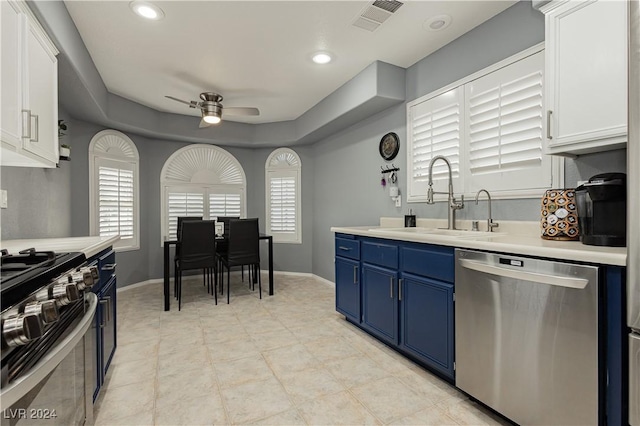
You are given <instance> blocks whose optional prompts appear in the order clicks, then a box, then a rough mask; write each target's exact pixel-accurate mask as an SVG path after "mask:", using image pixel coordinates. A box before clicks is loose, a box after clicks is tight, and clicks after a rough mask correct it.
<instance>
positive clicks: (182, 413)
mask: <svg viewBox="0 0 640 426" xmlns="http://www.w3.org/2000/svg"><path fill="white" fill-rule="evenodd" d="M228 423H229V422H228V420H227V415H226V414H225V411H224V407H223V405H222V399H221V397H220V395H219V394H212V395H204V396H201V397H195V398H189V399H187V400H184V399H181V400H178V401H174V402H164V403H162V404H157V405H156V425H221V424H228Z"/></svg>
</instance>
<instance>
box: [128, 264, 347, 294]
mask: <svg viewBox="0 0 640 426" xmlns="http://www.w3.org/2000/svg"><path fill="white" fill-rule="evenodd" d="M260 271H261V272H262V273H264V274H268V273H269V270H266V269H261V270H260ZM240 273H241V271H232V272H231V274H233V275H235V274H240ZM273 275H285V276H286V275H289V276H296V277H312V278H315V279H316V280H318V281H320V282H321V283H322V284H326V285H330V286H331V287H335V283H334V282H333V281H330V280H328V279H326V278H322V277H321V276H319V275H315V274H312V273H309V272H290V271H273ZM194 277H197V276H195V275H194ZM163 283H164V279H163V278H154V279H151V280H146V281H140V282H138V283H135V284H130V285H128V286H125V287H119V288H118V289H117V292H118V293H120V292H123V291H127V290H133V289H136V288H139V287H143V286H146V285H150V284H163ZM171 283H173V278H169V284H171Z"/></svg>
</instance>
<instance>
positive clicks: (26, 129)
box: [22, 109, 31, 140]
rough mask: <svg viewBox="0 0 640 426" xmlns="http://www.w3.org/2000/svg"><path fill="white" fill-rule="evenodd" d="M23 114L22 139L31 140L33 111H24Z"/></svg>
mask: <svg viewBox="0 0 640 426" xmlns="http://www.w3.org/2000/svg"><path fill="white" fill-rule="evenodd" d="M22 114H23V116H22V137H23V138H24V139H29V140H31V110H30V109H23V110H22ZM24 114H26V117H25V116H24Z"/></svg>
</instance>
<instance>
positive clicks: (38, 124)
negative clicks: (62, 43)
mask: <svg viewBox="0 0 640 426" xmlns="http://www.w3.org/2000/svg"><path fill="white" fill-rule="evenodd" d="M27 57H28V64H29V72H28V74H29V79H28V105H25V108H26V109H28V110H29V111H30V117H29V133H28V135H29V137H28V138H27V137H26V138H24V145H23V147H24V149H25V151H29V152H31V153H33V154H36V155H38V156H39V157H42V158H44V159H46V160H49V161H51V162H53V163H56V162H57V161H58V132H57V129H58V123H57V119H58V92H57V91H58V63H57V59H56V57H55V55H54V54H53V52H51V50H50V49H49V47H48V40H46V39H45V38H44V36H43V35H42V34H41V32H40V31H39V30H38V28H37V27H36V26H35V24H33V23H30V24H29V31H28V36H27ZM25 104H26V102H25Z"/></svg>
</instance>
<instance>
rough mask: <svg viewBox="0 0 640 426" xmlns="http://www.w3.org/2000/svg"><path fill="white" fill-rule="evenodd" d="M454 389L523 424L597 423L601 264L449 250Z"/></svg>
mask: <svg viewBox="0 0 640 426" xmlns="http://www.w3.org/2000/svg"><path fill="white" fill-rule="evenodd" d="M455 293H456V307H455V319H456V386H458V387H459V388H460V389H462V390H463V391H465V392H467V393H468V394H469V395H471V396H472V397H474V398H476V399H477V400H479V401H481V402H483V403H484V404H486V405H488V406H489V407H492V408H493V409H495V410H496V411H498V412H500V413H501V414H503V415H504V416H506V417H508V418H510V419H511V420H513V421H515V422H517V423H519V424H521V425H590V424H593V425H596V424H598V423H599V420H600V416H601V415H602V414H601V411H602V410H600V409H599V407H600V406H601V403H600V399H599V396H600V392H599V389H600V388H601V386H602V378H601V377H600V376H599V373H598V371H599V368H598V367H599V358H598V310H599V302H598V300H599V298H598V268H597V267H594V266H583V265H573V264H568V263H560V262H554V261H547V260H538V259H531V258H525V257H517V256H510V255H501V254H493V253H484V252H477V251H471V250H460V249H457V250H456V280H455Z"/></svg>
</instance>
